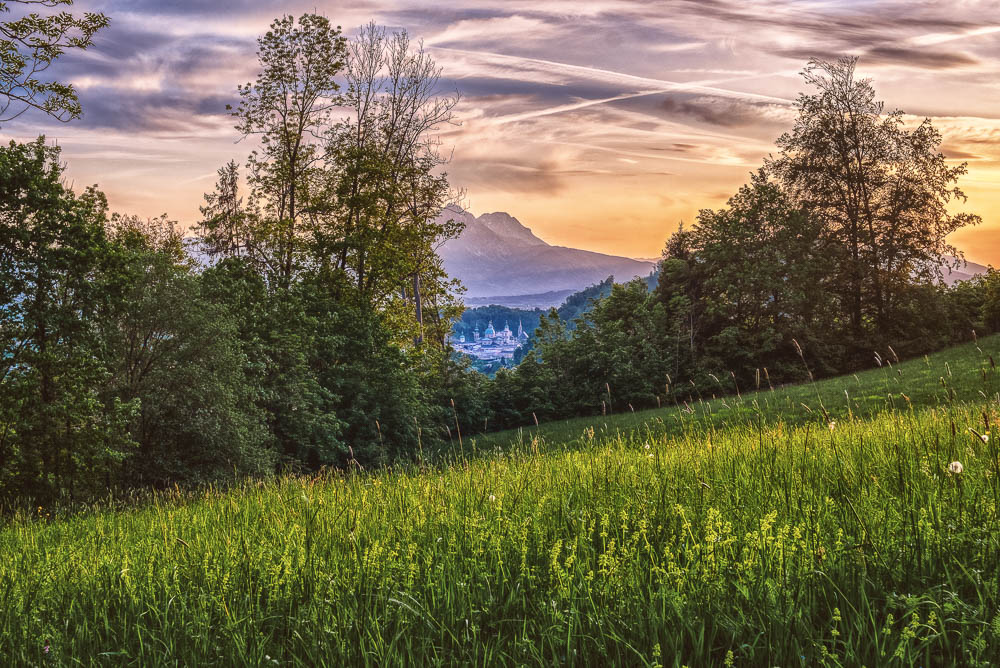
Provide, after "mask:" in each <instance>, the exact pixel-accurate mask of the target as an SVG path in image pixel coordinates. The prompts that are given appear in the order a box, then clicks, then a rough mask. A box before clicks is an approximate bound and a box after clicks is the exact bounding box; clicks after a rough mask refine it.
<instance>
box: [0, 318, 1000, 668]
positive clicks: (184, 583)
mask: <svg viewBox="0 0 1000 668" xmlns="http://www.w3.org/2000/svg"><path fill="white" fill-rule="evenodd" d="M993 359H1000V338H998V337H991V338H989V339H982V340H980V341H979V342H978V343H973V344H968V345H964V346H960V347H957V348H954V349H950V350H947V351H944V352H942V353H940V354H937V355H931V356H929V357H928V358H920V359H916V360H911V361H908V362H904V363H902V364H899V363H897V362H896V361H895V360H883V364H882V366H881V367H880V368H878V367H877V368H875V369H873V370H870V371H867V372H865V373H859V374H857V375H856V376H854V375H851V376H845V377H842V378H836V379H831V380H826V381H820V382H816V383H810V384H804V385H800V386H794V387H787V388H777V389H775V390H773V391H772V390H770V389H768V388H767V384H766V382H763V381H762V382H763V389H762V390H761V391H759V392H758V391H755V392H747V391H746V390H743V391H742V392H741V393H740V394H739V395H736V394H735V393H734V388H729V387H726V385H725V379H720V391H719V396H720V397H722V395H723V394H726V395H728V396H725V398H719V399H714V400H712V399H711V398H709V397H704V398H703V399H704V400H702V401H698V402H695V403H691V404H689V405H687V406H685V405H680V406H670V407H664V408H663V409H660V410H656V411H646V412H641V413H639V412H637V413H631V412H628V413H625V414H617V415H609V416H604V417H599V418H593V419H579V420H571V421H566V422H560V423H551V424H542V425H540V426H539V427H538V428H537V429H535V428H534V427H532V428H531V429H524V430H520V431H517V432H507V433H502V434H492V435H485V436H476V437H469V436H467V437H466V439H465V440H464V442H463V443H462V445H461V447H460V448H459V449H457V450H455V451H453V452H452V453H451V454H450V455H449V458H450V461H448V462H439V463H428V464H424V465H422V466H417V465H414V466H413V467H408V468H402V469H394V470H385V471H380V472H373V473H367V474H363V473H350V472H349V473H336V474H330V475H326V476H322V477H318V478H311V479H304V478H285V479H281V480H276V481H271V482H256V481H254V482H246V483H244V484H243V485H241V486H239V487H238V488H235V489H230V490H227V491H220V490H205V491H203V492H200V493H198V494H192V493H183V492H180V491H175V492H173V493H163V494H160V495H157V496H155V497H153V498H152V499H150V500H148V501H146V502H144V503H143V504H141V505H140V506H138V507H134V508H112V507H107V508H101V507H95V508H91V509H88V510H85V511H82V512H79V511H77V512H75V513H73V514H64V513H61V512H57V511H52V510H49V509H45V508H38V509H36V510H35V511H33V512H32V513H31V514H30V515H28V514H24V513H22V514H20V515H17V516H16V517H14V518H12V519H9V520H7V521H6V522H7V523H6V524H5V525H4V526H3V527H2V528H0V557H2V558H0V661H2V662H3V663H4V664H34V665H90V664H97V665H105V664H106V665H141V666H152V665H201V666H205V665H327V666H338V665H345V664H352V665H378V666H390V665H454V664H474V665H552V664H560V665H563V664H565V665H578V666H587V665H612V664H616V665H635V666H683V665H689V666H700V665H718V666H729V665H736V666H739V665H768V666H770V665H781V666H800V665H801V666H816V665H826V666H860V665H867V666H885V665H888V666H894V665H898V666H932V665H951V664H955V663H959V664H963V665H995V663H996V661H997V657H1000V542H998V541H1000V517H998V508H1000V443H998V442H997V440H996V439H991V438H989V432H990V430H991V428H992V425H993V424H994V423H996V422H997V421H1000V405H998V401H1000V400H998V396H997V391H998V390H1000V377H998V372H997V371H996V370H995V368H994V364H993V361H992V360H993ZM612 392H613V388H612ZM731 392H733V393H732V394H730V393H731ZM955 462H958V463H959V464H955Z"/></svg>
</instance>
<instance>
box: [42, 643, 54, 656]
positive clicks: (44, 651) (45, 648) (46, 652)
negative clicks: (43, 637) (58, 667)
mask: <svg viewBox="0 0 1000 668" xmlns="http://www.w3.org/2000/svg"><path fill="white" fill-rule="evenodd" d="M51 649H52V648H51V647H49V644H48V643H45V647H43V648H42V653H43V654H48V653H49V651H50V650H51Z"/></svg>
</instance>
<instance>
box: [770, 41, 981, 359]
mask: <svg viewBox="0 0 1000 668" xmlns="http://www.w3.org/2000/svg"><path fill="white" fill-rule="evenodd" d="M856 64H857V58H856V57H854V58H842V59H841V60H839V61H837V62H833V63H830V62H824V61H811V62H810V63H809V65H808V66H807V67H806V69H805V70H804V72H803V76H804V78H805V81H806V83H808V84H809V85H811V86H813V87H814V88H816V92H815V93H812V94H803V95H800V96H799V100H798V103H797V108H798V118H797V119H796V123H795V126H794V128H793V129H792V131H791V132H789V133H786V134H784V135H782V136H781V137H780V138H779V139H778V141H777V146H778V148H779V149H780V150H781V153H780V154H779V155H778V156H777V157H776V158H774V159H771V160H769V161H768V163H767V166H768V168H769V170H771V171H772V172H773V174H774V175H775V177H776V178H777V179H778V181H779V182H780V183H781V186H782V188H783V189H784V191H785V192H786V193H787V195H788V197H789V198H790V199H791V201H792V202H794V203H795V206H796V207H798V208H801V209H802V210H803V211H804V213H805V214H806V215H808V216H809V217H810V218H811V219H813V220H814V221H815V222H816V223H817V224H819V225H821V230H822V236H823V238H824V240H825V242H826V252H827V253H828V255H829V257H830V259H831V260H832V261H833V268H832V271H831V273H830V275H829V276H830V278H831V279H832V283H831V289H832V292H833V294H834V295H836V298H837V302H838V304H837V310H838V313H839V314H840V322H839V323H837V329H838V334H839V335H840V336H843V337H845V339H846V340H847V341H848V345H849V346H850V347H851V348H852V350H851V352H852V354H853V355H854V356H855V358H856V357H857V355H866V354H867V350H868V349H869V348H871V347H872V346H873V345H880V344H884V343H885V342H887V341H898V340H899V338H900V337H901V336H903V335H905V332H906V330H907V329H908V328H909V327H910V326H911V325H912V324H913V323H914V320H912V319H911V318H907V317H906V316H907V315H908V314H909V313H912V311H911V309H909V308H908V294H907V293H908V292H909V287H910V285H911V284H912V283H914V282H925V283H926V282H929V281H931V280H933V279H938V280H940V278H941V268H940V262H941V258H942V257H944V256H946V255H955V254H956V253H957V251H956V250H955V249H954V248H953V247H952V246H951V245H949V244H948V243H947V241H946V237H947V236H948V234H950V233H951V232H953V231H955V230H956V229H958V228H960V227H963V226H965V225H974V224H976V223H978V222H979V221H980V219H979V217H978V216H975V215H972V214H968V213H957V214H952V213H950V212H949V210H948V206H949V203H951V202H953V201H958V202H964V201H965V195H964V193H963V192H962V190H961V189H960V188H959V187H958V186H957V185H955V184H956V182H957V180H958V178H959V177H961V176H963V175H964V174H965V173H966V171H967V169H966V164H965V163H962V164H960V165H957V166H954V167H952V166H949V165H948V164H947V163H946V161H945V158H944V155H943V154H941V153H940V151H939V146H940V144H941V135H940V133H939V132H938V131H937V130H936V129H935V128H934V127H933V125H932V124H931V121H930V119H924V121H923V122H922V123H920V124H919V125H918V126H916V127H914V128H911V129H908V128H906V127H905V121H904V117H903V112H902V111H899V110H894V111H890V112H888V113H885V112H884V105H883V103H882V102H880V101H877V100H876V98H875V90H874V88H873V87H872V85H871V82H870V81H869V80H867V79H865V80H858V79H856V78H855V76H854V71H855V66H856Z"/></svg>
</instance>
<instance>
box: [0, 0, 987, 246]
mask: <svg viewBox="0 0 1000 668" xmlns="http://www.w3.org/2000/svg"><path fill="white" fill-rule="evenodd" d="M341 4H342V3H326V4H325V5H324V4H323V3H320V4H318V5H317V4H316V3H315V2H313V1H310V2H290V3H282V6H281V7H280V9H277V8H275V6H274V5H273V4H272V3H269V2H264V1H263V0H259V1H257V2H254V1H252V0H251V1H249V2H237V1H236V0H230V1H227V2H221V3H211V4H210V3H203V2H197V1H196V0H186V1H181V2H172V3H162V2H154V1H153V0H130V1H127V0H109V1H106V2H99V1H89V0H77V2H76V3H75V5H74V8H75V10H76V11H96V10H99V11H104V12H105V13H107V14H108V15H109V16H110V17H111V19H112V26H111V28H109V29H108V30H107V31H106V32H105V33H104V34H102V35H101V36H99V37H98V39H97V44H96V46H95V48H94V49H92V50H91V51H88V52H87V53H85V54H82V55H79V56H77V55H74V56H72V57H67V59H66V60H65V62H62V63H60V64H59V65H60V66H61V67H62V68H63V69H61V70H60V72H61V74H60V76H64V77H65V78H67V79H68V80H69V81H72V82H73V83H74V84H75V85H76V86H77V88H78V89H79V91H80V93H81V100H82V102H83V105H84V111H85V115H84V118H83V119H81V120H80V121H76V122H74V123H71V124H69V125H61V124H54V123H50V122H48V121H46V120H44V119H43V118H41V117H39V116H38V115H26V116H23V117H21V118H20V119H18V120H17V121H15V122H13V123H8V124H6V125H4V127H3V128H0V136H3V137H5V138H11V137H13V138H17V139H21V140H23V139H28V138H31V137H33V136H36V135H37V134H39V133H45V134H46V135H47V136H48V137H49V138H50V139H51V140H52V141H57V142H58V143H59V144H60V145H61V146H62V147H63V159H64V160H65V161H66V162H67V164H68V166H69V170H68V176H69V177H70V179H72V181H73V183H74V184H75V185H77V186H81V187H82V186H83V185H86V184H90V183H97V184H99V186H100V187H101V188H102V189H103V190H104V191H105V192H106V193H107V194H108V196H109V199H110V202H111V205H112V208H113V209H114V210H116V211H122V212H128V213H136V214H139V215H144V216H154V215H158V214H160V213H164V212H166V213H168V214H169V215H170V216H171V217H173V218H175V219H177V220H178V221H180V222H181V223H182V224H184V225H191V224H193V223H195V222H197V220H198V207H199V205H200V204H201V203H202V195H203V194H204V193H205V192H206V191H208V190H211V188H212V187H213V184H214V180H215V170H216V169H217V168H218V167H219V166H221V165H222V164H224V163H225V162H227V161H228V160H230V159H234V158H235V159H237V160H242V159H244V158H245V156H246V153H247V152H248V149H249V147H248V146H247V144H245V143H236V140H237V139H238V137H237V135H236V134H235V131H234V130H233V129H232V123H231V120H230V119H229V118H228V117H226V115H225V111H224V110H225V104H226V103H230V102H232V101H233V100H234V99H235V97H236V94H235V88H236V84H237V83H239V82H244V81H247V80H249V79H252V78H253V76H254V74H255V72H256V63H255V59H254V51H255V43H254V40H255V38H256V36H257V35H258V34H260V33H262V32H263V31H264V30H265V29H266V27H267V25H268V23H269V22H270V20H271V19H272V18H274V15H275V13H276V12H290V13H298V12H302V11H311V10H312V9H313V8H314V7H315V8H317V9H318V10H319V11H320V12H321V13H324V14H325V15H327V16H328V17H329V18H330V19H331V20H332V21H333V22H335V23H338V24H340V25H342V26H344V30H345V33H346V34H347V35H348V36H350V35H352V34H353V33H354V32H355V31H356V26H359V25H361V24H362V23H365V22H367V21H369V20H375V21H376V22H378V23H380V24H383V25H386V26H388V27H390V28H403V29H406V30H407V31H408V32H409V33H410V35H411V36H412V37H413V38H415V39H418V40H422V41H423V45H424V47H425V48H426V49H428V51H429V52H430V53H431V54H432V55H433V56H434V58H435V60H436V61H437V63H438V64H439V65H440V66H441V68H442V76H443V81H442V86H443V88H444V89H445V90H447V91H454V90H457V91H459V92H460V93H461V95H462V101H461V103H460V105H459V107H458V108H457V121H458V122H459V124H457V125H455V126H449V127H446V128H442V130H441V140H442V143H443V146H444V147H445V148H446V149H447V150H448V151H449V152H450V153H451V155H452V156H453V157H452V160H451V164H450V165H449V168H448V172H449V175H450V180H451V183H452V185H453V186H454V187H456V188H461V189H463V190H464V191H465V198H464V203H465V205H466V206H467V207H468V208H469V209H470V210H471V211H473V212H475V213H483V212H487V211H500V210H502V211H507V212H509V213H510V214H512V215H514V216H515V217H517V218H518V219H520V220H521V222H523V223H524V224H525V225H527V226H528V227H530V228H531V229H532V230H534V231H535V233H536V234H537V235H538V236H540V237H542V238H543V239H545V240H546V241H548V242H550V243H553V244H558V245H566V246H573V247H578V248H586V249H590V250H596V251H602V252H607V253H613V254H617V255H626V256H630V257H641V258H649V257H656V256H658V255H659V254H660V250H661V249H662V247H663V243H664V240H665V239H666V237H667V236H668V235H669V234H670V233H671V232H672V231H673V230H675V229H676V227H677V225H678V223H679V222H681V221H685V222H687V223H690V222H693V221H694V219H695V218H696V216H697V212H698V210H699V209H702V208H711V207H718V206H720V205H722V204H724V203H725V201H726V199H727V198H728V197H729V196H730V195H731V194H732V193H733V192H735V190H736V189H737V188H738V187H739V186H740V185H741V184H743V183H744V182H746V180H747V176H748V174H749V172H751V171H753V170H754V169H756V168H757V167H758V166H759V165H760V164H761V161H762V159H763V158H764V157H765V156H766V155H767V154H768V153H769V152H771V151H773V150H774V140H775V139H776V138H777V136H778V135H780V134H781V132H782V131H784V130H785V129H787V128H789V127H790V126H791V123H792V121H793V118H794V110H793V108H792V103H793V101H794V99H795V97H796V95H797V94H798V93H800V92H803V91H805V87H804V84H803V82H802V80H801V77H800V76H799V71H800V70H801V68H802V66H803V65H804V64H805V63H806V61H807V60H808V59H809V58H810V57H823V58H834V57H836V56H839V55H843V54H854V55H858V56H860V58H861V61H860V65H859V73H860V74H861V75H862V76H867V77H871V78H872V79H873V80H874V83H875V87H876V89H877V90H878V92H879V95H880V97H881V98H882V99H884V100H885V101H886V103H887V106H888V107H890V108H900V109H902V110H904V111H905V112H906V113H907V114H908V117H909V118H912V119H913V121H914V122H918V121H919V120H920V119H922V118H924V117H925V116H926V117H931V118H932V119H933V121H934V124H935V126H936V127H937V128H938V129H939V130H940V131H941V133H942V135H943V137H944V143H943V145H942V150H943V152H944V153H945V155H946V156H947V157H948V158H949V159H950V160H952V161H954V162H961V161H967V162H968V164H969V173H968V175H967V177H966V178H964V179H963V180H962V181H961V183H960V185H961V186H962V187H963V188H964V190H965V192H966V194H967V195H968V202H967V203H965V204H958V205H956V206H955V207H954V210H955V211H969V212H973V213H978V214H979V215H981V216H982V218H983V224H982V225H981V226H979V227H977V228H972V229H964V230H961V231H959V232H957V233H955V234H954V235H953V237H952V238H951V241H952V242H953V243H954V244H956V245H957V246H958V247H959V248H960V249H961V250H963V251H964V252H965V254H966V257H967V259H969V260H971V261H975V262H979V263H983V264H994V265H1000V190H998V188H997V187H996V184H997V183H1000V82H998V80H997V78H996V72H997V71H998V65H1000V5H998V4H997V3H995V2H973V1H964V0H959V1H958V2H955V3H947V6H946V3H938V2H891V1H889V2H887V1H878V2H858V1H853V2H829V1H822V0H820V1H808V0H807V1H795V0H767V1H763V2H746V1H737V0H704V1H698V2H696V1H694V0H690V1H675V0H671V1H665V2H657V3H648V2H633V1H628V0H597V1H595V2H564V1H562V0H540V1H533V2H527V1H523V0H509V1H506V2H503V3H491V5H489V6H487V5H486V4H485V3H482V2H471V1H466V2H463V1H458V2H449V3H440V2H436V3H423V2H417V1H405V0H395V1H393V0H371V1H368V2H357V3H351V6H350V7H347V8H345V7H342V6H341Z"/></svg>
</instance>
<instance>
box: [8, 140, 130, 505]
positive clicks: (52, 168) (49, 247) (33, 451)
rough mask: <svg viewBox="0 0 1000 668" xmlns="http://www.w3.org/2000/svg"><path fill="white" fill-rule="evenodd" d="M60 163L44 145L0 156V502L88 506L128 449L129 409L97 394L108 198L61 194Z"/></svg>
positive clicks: (14, 147)
mask: <svg viewBox="0 0 1000 668" xmlns="http://www.w3.org/2000/svg"><path fill="white" fill-rule="evenodd" d="M58 158H59V151H58V149H56V148H52V147H47V146H46V145H45V140H44V138H39V139H38V140H37V141H35V142H33V143H30V144H17V143H14V142H11V143H10V144H9V145H8V146H6V147H3V148H0V303H2V305H3V306H2V308H3V320H2V329H0V335H2V337H3V338H2V341H0V345H2V346H3V353H2V358H0V359H2V366H0V372H2V375H0V390H2V391H0V497H10V496H12V495H29V494H30V495H33V496H36V497H38V498H46V499H47V498H52V497H54V496H56V495H58V494H61V493H63V494H66V495H67V496H69V497H71V498H79V497H83V498H86V497H87V496H89V495H90V494H93V493H95V492H96V491H97V490H99V489H100V488H101V487H103V486H105V485H106V484H107V483H108V482H109V481H110V480H111V479H113V474H114V472H115V471H116V470H117V468H118V466H119V464H120V462H121V461H122V460H123V459H124V458H125V457H126V456H128V454H129V453H130V451H131V450H132V448H133V447H134V442H133V441H132V439H131V438H130V437H129V434H128V431H127V429H126V423H127V421H128V420H129V418H130V416H131V414H132V412H133V411H134V410H135V405H134V404H130V403H123V402H120V401H118V400H117V399H115V400H110V401H105V400H103V397H102V396H101V392H100V389H101V387H102V386H104V385H105V384H106V383H107V382H108V376H109V371H108V369H107V368H105V367H104V366H103V365H102V364H101V352H102V351H101V341H100V337H99V335H98V332H97V328H96V327H95V322H96V318H95V316H96V314H97V312H98V309H99V308H100V306H101V304H102V302H103V301H104V297H105V295H104V294H103V289H102V285H101V281H100V270H101V265H102V263H103V262H104V257H105V254H106V252H107V245H108V242H107V239H106V237H105V234H104V225H105V222H106V220H107V218H106V208H107V205H106V201H105V199H104V196H103V195H102V194H101V193H99V192H98V191H96V190H94V189H88V190H86V191H85V192H84V193H83V194H82V195H80V196H76V195H74V194H73V193H72V191H70V190H68V189H66V188H65V187H64V186H63V183H62V168H61V167H60V165H59V162H58Z"/></svg>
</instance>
